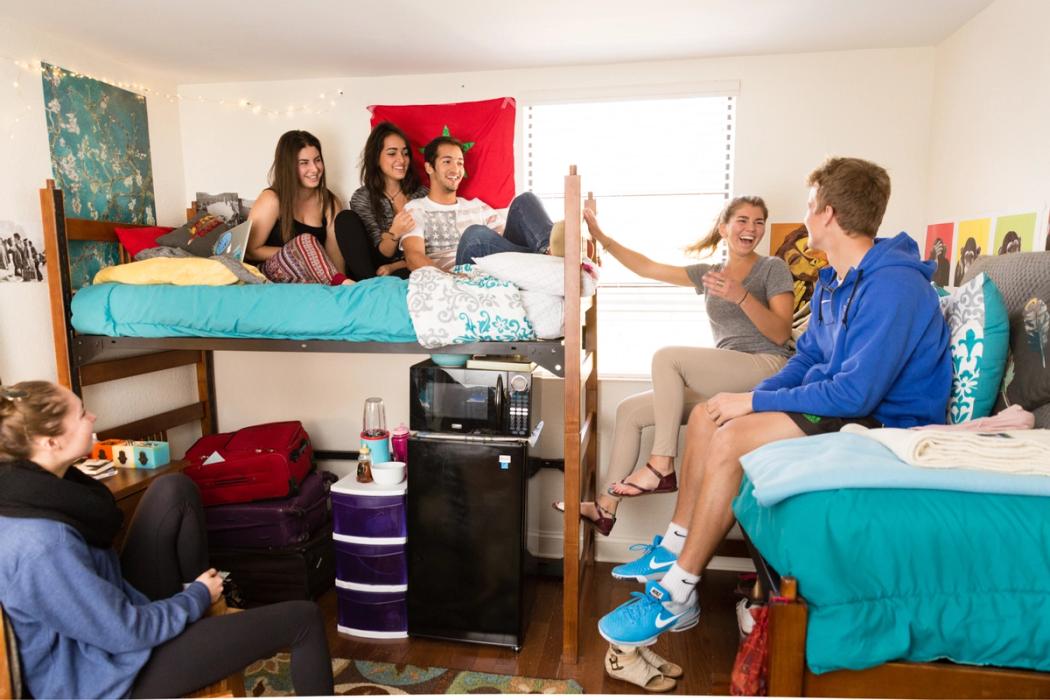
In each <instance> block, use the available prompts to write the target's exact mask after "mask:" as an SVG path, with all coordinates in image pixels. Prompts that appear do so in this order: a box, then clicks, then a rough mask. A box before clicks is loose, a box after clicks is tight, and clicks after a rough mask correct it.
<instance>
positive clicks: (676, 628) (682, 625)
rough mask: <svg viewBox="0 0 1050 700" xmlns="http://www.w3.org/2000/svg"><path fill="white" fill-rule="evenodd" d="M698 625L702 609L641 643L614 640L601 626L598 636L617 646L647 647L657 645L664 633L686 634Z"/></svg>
mask: <svg viewBox="0 0 1050 700" xmlns="http://www.w3.org/2000/svg"><path fill="white" fill-rule="evenodd" d="M698 624H700V608H697V609H696V614H695V615H692V616H690V617H688V618H683V619H681V620H679V621H678V622H677V623H675V624H674V625H672V626H671V627H668V628H667V629H666V630H664V631H663V632H657V633H656V634H654V635H653V636H652V637H649V638H648V639H643V640H641V641H634V642H629V641H626V640H623V639H613V638H612V637H610V636H609V635H607V634H605V631H604V630H603V629H602V628H601V626H600V625H599V627H598V634H600V635H601V636H602V638H603V639H604V640H605V641H607V642H609V643H610V644H616V645H617V646H628V647H630V646H634V647H647V646H652V645H653V644H655V643H656V640H657V639H659V638H660V635H661V634H663V633H664V632H685V631H686V630H691V629H693V628H694V627H696V626H697V625H698Z"/></svg>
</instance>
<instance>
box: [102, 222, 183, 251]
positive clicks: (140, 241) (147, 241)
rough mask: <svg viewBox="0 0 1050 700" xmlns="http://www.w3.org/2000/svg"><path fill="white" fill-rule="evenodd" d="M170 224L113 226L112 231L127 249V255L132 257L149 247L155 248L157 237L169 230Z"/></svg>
mask: <svg viewBox="0 0 1050 700" xmlns="http://www.w3.org/2000/svg"><path fill="white" fill-rule="evenodd" d="M171 230H172V228H171V226H136V227H135V228H123V227H119V226H118V227H114V229H113V232H114V233H116V234H117V239H118V240H119V241H120V244H121V245H122V246H124V250H126V251H128V255H130V256H131V257H132V258H134V257H135V256H136V255H138V254H139V253H141V252H142V251H144V250H147V249H149V248H156V247H157V245H158V243H157V239H158V238H160V237H161V236H163V235H164V234H166V233H168V232H169V231H171Z"/></svg>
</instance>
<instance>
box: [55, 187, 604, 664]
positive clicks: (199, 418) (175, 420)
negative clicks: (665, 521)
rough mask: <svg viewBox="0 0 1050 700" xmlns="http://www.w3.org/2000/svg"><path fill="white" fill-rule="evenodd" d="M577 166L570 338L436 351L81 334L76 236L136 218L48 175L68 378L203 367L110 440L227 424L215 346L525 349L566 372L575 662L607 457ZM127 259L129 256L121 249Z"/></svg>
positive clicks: (80, 380)
mask: <svg viewBox="0 0 1050 700" xmlns="http://www.w3.org/2000/svg"><path fill="white" fill-rule="evenodd" d="M581 195H582V190H581V183H580V177H579V175H577V173H576V166H571V167H570V168H569V174H568V176H567V177H566V178H565V337H564V338H563V339H562V340H554V341H526V342H506V343H498V342H484V343H469V344H464V345H454V346H450V347H447V348H438V349H434V348H431V349H427V348H424V347H422V346H421V345H419V344H418V343H376V342H361V343H356V342H348V341H301V340H268V339H234V338H181V337H180V338H113V337H108V336H90V335H80V334H78V333H76V331H74V330H73V327H72V324H71V310H70V304H71V301H72V298H73V294H74V290H73V289H72V285H71V282H70V270H69V265H70V260H69V250H68V242H69V241H103V242H111V243H117V242H118V241H117V237H116V234H115V233H114V231H113V229H114V228H115V227H123V228H129V227H133V226H134V225H133V224H119V223H113V222H105V221H90V220H86V219H74V218H67V217H66V215H65V208H64V205H63V198H62V191H61V190H59V189H57V188H56V187H55V183H54V181H53V180H48V181H47V182H46V185H45V187H44V188H43V189H41V190H40V209H41V216H42V220H43V231H44V250H45V253H46V264H47V279H48V289H49V293H50V301H51V319H52V328H53V332H54V341H55V358H56V364H57V367H58V381H59V383H60V384H62V385H63V386H66V387H68V388H70V389H72V390H73V391H74V392H76V393H78V394H80V393H81V391H82V388H83V387H85V386H90V385H95V384H102V383H105V382H109V381H113V380H116V379H123V378H127V377H133V376H138V375H142V374H148V373H150V372H156V371H159V370H164V369H171V368H174V367H182V366H186V365H194V366H195V367H196V372H197V396H198V400H197V401H196V402H194V403H191V404H189V405H186V406H182V407H180V408H177V409H174V410H171V411H166V412H164V413H160V414H157V415H153V416H147V417H144V418H142V419H141V420H137V421H134V422H132V423H128V424H125V425H119V426H115V427H113V428H110V429H108V430H103V431H99V438H100V439H108V438H113V437H123V438H131V439H144V438H147V437H149V436H154V435H158V434H162V433H164V431H166V430H168V429H170V428H173V427H175V426H179V425H184V424H188V423H199V425H200V428H201V432H202V434H209V433H213V432H215V431H216V430H217V425H216V413H215V405H216V403H215V388H214V387H215V381H214V368H213V363H212V353H213V352H214V351H216V350H223V351H228V350H250V351H273V352H336V353H413V354H415V353H419V354H428V353H434V352H451V353H470V354H481V353H485V354H520V355H525V356H527V357H529V359H531V360H532V361H533V362H535V363H536V364H538V365H540V366H542V367H544V368H545V369H547V370H549V371H550V372H552V373H553V374H555V375H556V376H558V377H562V378H564V385H563V410H564V418H565V420H564V423H565V426H564V434H563V442H564V472H565V476H564V480H565V495H564V498H565V534H564V559H563V576H564V591H563V635H562V661H563V662H565V663H570V664H572V663H575V662H576V659H577V656H578V653H579V649H580V641H579V609H580V605H579V603H580V595H581V592H582V585H581V584H582V581H583V577H584V575H585V573H586V572H587V570H588V569H589V568H590V565H591V564H593V562H594V535H593V532H591V531H590V530H589V529H587V528H583V529H582V530H583V532H582V535H583V541H582V543H581V526H580V519H579V503H580V501H581V500H582V499H583V498H584V497H591V496H592V495H593V494H594V492H595V486H596V478H597V463H598V437H597V425H598V372H597V367H598V364H597V337H598V336H597V334H598V328H597V325H598V309H597V297H596V296H591V297H589V298H586V299H581V298H580V263H581V259H582V257H583V250H584V248H583V245H584V242H585V241H584V235H583V232H582V226H581V222H582V209H583V207H584V206H587V207H589V208H592V209H593V207H594V199H593V197H592V196H590V195H588V199H587V202H586V204H584V203H583V202H582V197H581ZM121 259H122V261H126V259H127V258H126V254H125V252H124V250H123V248H121ZM318 453H319V455H320V456H322V457H324V456H326V455H328V456H329V457H330V458H332V457H337V456H338V457H348V456H350V453H346V452H328V453H326V452H324V451H318Z"/></svg>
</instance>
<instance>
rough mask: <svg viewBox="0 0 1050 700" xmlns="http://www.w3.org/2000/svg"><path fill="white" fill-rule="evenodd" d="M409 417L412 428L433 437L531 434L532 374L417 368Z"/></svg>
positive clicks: (433, 366)
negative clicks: (432, 434)
mask: <svg viewBox="0 0 1050 700" xmlns="http://www.w3.org/2000/svg"><path fill="white" fill-rule="evenodd" d="M410 384H411V397H410V399H409V416H410V424H411V428H412V430H421V431H425V432H433V433H462V434H472V435H509V436H514V437H528V435H529V434H530V433H531V432H532V427H533V425H532V373H531V372H528V371H521V370H495V369H468V368H459V367H439V366H438V365H436V364H434V363H433V362H432V361H431V360H426V361H424V362H420V363H418V364H415V365H413V366H412V368H411V370H410Z"/></svg>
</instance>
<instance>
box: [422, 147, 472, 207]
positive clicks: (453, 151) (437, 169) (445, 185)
mask: <svg viewBox="0 0 1050 700" xmlns="http://www.w3.org/2000/svg"><path fill="white" fill-rule="evenodd" d="M425 165H426V169H427V175H429V176H430V189H432V190H434V189H436V190H438V193H439V194H441V193H444V194H454V193H455V191H456V190H457V189H459V183H460V182H462V181H463V175H464V172H463V151H462V149H460V148H459V147H458V146H455V145H453V144H450V143H443V144H441V145H439V146H438V148H437V156H436V157H435V158H434V164H433V165H431V164H430V163H426V164H425Z"/></svg>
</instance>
